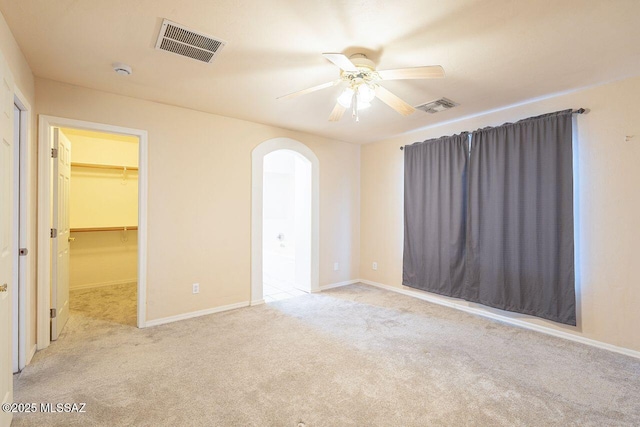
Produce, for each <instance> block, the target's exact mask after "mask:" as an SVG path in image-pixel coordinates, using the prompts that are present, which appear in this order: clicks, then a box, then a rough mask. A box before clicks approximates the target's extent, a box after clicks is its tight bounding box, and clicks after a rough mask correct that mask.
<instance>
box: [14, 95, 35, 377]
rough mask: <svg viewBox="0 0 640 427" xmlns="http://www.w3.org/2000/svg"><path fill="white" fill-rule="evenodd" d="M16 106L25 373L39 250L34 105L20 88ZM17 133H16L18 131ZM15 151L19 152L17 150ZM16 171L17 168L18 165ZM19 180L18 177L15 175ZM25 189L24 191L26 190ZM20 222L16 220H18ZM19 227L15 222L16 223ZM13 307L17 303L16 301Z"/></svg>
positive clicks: (20, 343)
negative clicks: (35, 242) (34, 243)
mask: <svg viewBox="0 0 640 427" xmlns="http://www.w3.org/2000/svg"><path fill="white" fill-rule="evenodd" d="M13 99H14V104H15V105H16V106H17V107H18V109H19V110H20V129H19V132H20V137H19V141H20V144H19V146H18V147H17V149H18V151H17V152H16V158H17V160H18V162H19V176H17V178H18V182H14V188H15V186H19V187H20V193H21V194H18V195H16V197H14V201H13V203H15V202H18V205H19V206H16V208H17V211H16V213H17V215H19V216H20V218H19V224H20V227H19V230H16V231H17V236H16V237H17V239H15V240H14V243H16V245H15V247H14V257H16V261H15V262H14V266H15V265H17V266H18V271H16V272H14V279H15V277H16V276H17V277H18V281H15V280H14V283H16V284H17V289H18V301H19V304H18V369H19V370H22V369H23V368H24V367H25V366H26V365H27V364H28V363H29V360H30V359H31V358H30V357H27V354H26V353H27V331H30V330H31V319H32V317H35V313H31V310H30V308H31V307H30V305H29V304H28V301H30V300H31V298H30V297H31V265H32V260H33V259H34V256H35V254H34V253H35V248H34V247H31V244H30V243H31V238H30V237H31V230H32V226H33V225H34V220H35V219H34V218H31V217H30V212H31V206H32V204H31V195H32V192H31V172H32V171H31V158H32V157H31V156H32V152H33V150H32V148H31V112H32V110H31V105H30V104H29V102H28V101H27V98H26V97H25V96H24V94H23V93H22V91H20V88H18V86H17V85H14V87H13ZM14 131H15V130H14ZM14 149H15V148H14ZM14 167H16V165H14ZM14 177H15V174H14ZM23 187H24V188H23ZM15 219H17V218H14V220H15ZM14 223H15V222H14ZM21 246H22V247H26V248H27V249H28V250H29V253H28V255H26V256H24V257H21V256H19V255H18V250H19V248H20V247H21ZM12 303H13V301H12ZM12 333H13V331H12Z"/></svg>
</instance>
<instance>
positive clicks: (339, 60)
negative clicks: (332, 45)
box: [322, 53, 358, 71]
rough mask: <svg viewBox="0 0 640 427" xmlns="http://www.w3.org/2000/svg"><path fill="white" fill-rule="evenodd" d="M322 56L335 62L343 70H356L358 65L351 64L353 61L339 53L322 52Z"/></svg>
mask: <svg viewBox="0 0 640 427" xmlns="http://www.w3.org/2000/svg"><path fill="white" fill-rule="evenodd" d="M322 56H324V57H325V58H327V59H328V60H329V61H331V62H333V63H334V64H336V65H337V66H338V67H340V68H341V69H343V70H344V71H358V67H356V66H355V65H353V62H351V60H350V59H349V58H347V57H346V56H345V55H343V54H341V53H323V54H322Z"/></svg>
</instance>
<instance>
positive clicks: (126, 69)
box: [112, 62, 133, 76]
mask: <svg viewBox="0 0 640 427" xmlns="http://www.w3.org/2000/svg"><path fill="white" fill-rule="evenodd" d="M112 65H113V71H115V72H116V73H118V74H120V75H121V76H129V75H131V73H132V72H133V70H132V69H131V67H130V66H128V65H127V64H123V63H122V62H115V63H113V64H112Z"/></svg>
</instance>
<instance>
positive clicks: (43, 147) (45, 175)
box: [37, 115, 149, 350]
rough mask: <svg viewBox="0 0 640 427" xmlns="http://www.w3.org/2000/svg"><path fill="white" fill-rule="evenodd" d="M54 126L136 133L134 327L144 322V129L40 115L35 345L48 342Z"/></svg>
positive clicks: (145, 308)
mask: <svg viewBox="0 0 640 427" xmlns="http://www.w3.org/2000/svg"><path fill="white" fill-rule="evenodd" d="M54 127H68V128H76V129H85V130H93V131H99V132H106V133H116V134H122V135H131V136H136V137H138V140H139V144H138V150H139V157H138V280H137V282H138V316H137V318H138V327H139V328H144V327H145V326H146V315H147V303H146V301H147V295H146V294H147V194H148V175H149V169H148V154H147V153H148V135H147V131H146V130H141V129H132V128H126V127H122V126H113V125H107V124H103V123H94V122H87V121H83V120H75V119H67V118H63V117H53V116H45V115H40V117H39V123H38V153H39V155H38V206H39V209H38V285H37V289H38V316H37V343H38V349H39V350H40V349H43V348H46V347H48V346H49V343H50V338H51V337H50V329H49V307H50V290H51V289H50V288H51V241H50V240H51V239H50V238H49V229H50V228H51V210H50V209H49V208H48V206H50V203H51V187H50V181H51V157H50V151H51V146H52V145H51V144H52V132H53V128H54Z"/></svg>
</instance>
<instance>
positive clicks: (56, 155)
mask: <svg viewBox="0 0 640 427" xmlns="http://www.w3.org/2000/svg"><path fill="white" fill-rule="evenodd" d="M51 157H52V158H54V159H57V158H58V149H57V148H52V149H51Z"/></svg>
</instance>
